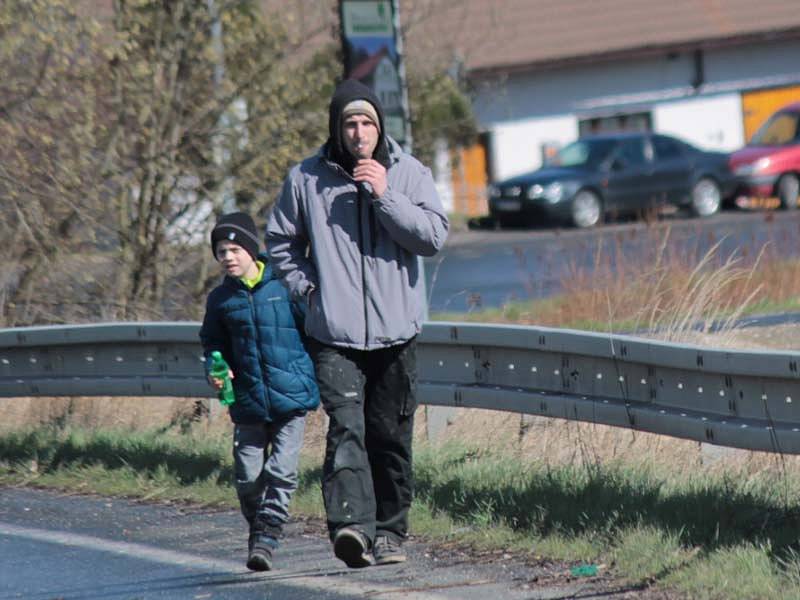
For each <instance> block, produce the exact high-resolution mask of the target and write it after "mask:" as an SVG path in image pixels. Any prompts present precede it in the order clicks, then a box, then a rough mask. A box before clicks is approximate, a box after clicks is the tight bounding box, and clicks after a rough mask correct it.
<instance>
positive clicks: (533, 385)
mask: <svg viewBox="0 0 800 600" xmlns="http://www.w3.org/2000/svg"><path fill="white" fill-rule="evenodd" d="M198 329H199V324H198V323H188V322H183V323H107V324H96V325H74V326H52V327H27V328H18V329H0V397H25V396H177V397H200V398H208V397H209V396H210V395H211V392H210V388H209V387H208V386H207V384H206V382H205V379H204V375H203V369H202V360H203V357H202V352H201V348H200V343H199V339H198V336H197V332H198ZM419 342H420V344H419V357H418V364H419V379H420V381H419V395H420V401H421V402H422V403H424V404H427V405H439V406H452V407H471V408H486V409H495V410H505V411H513V412H520V413H527V414H532V415H540V416H544V417H556V418H562V419H572V420H578V421H585V422H592V423H600V424H605V425H614V426H618V427H627V428H632V429H636V430H639V431H648V432H653V433H660V434H664V435H669V436H674V437H680V438H687V439H692V440H697V441H701V442H707V443H711V444H718V445H722V446H731V447H737V448H747V449H751V450H764V451H769V452H782V453H790V454H800V372H799V371H798V365H800V353H798V352H760V351H730V350H717V349H707V348H701V347H697V346H690V345H684V344H672V343H666V342H658V341H651V340H646V339H643V338H636V337H631V336H622V335H607V334H597V333H587V332H579V331H571V330H566V329H550V328H543V327H521V326H495V325H477V324H464V323H443V322H435V323H427V324H426V325H425V328H424V331H423V333H422V334H421V335H420V340H419Z"/></svg>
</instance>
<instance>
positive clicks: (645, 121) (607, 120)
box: [578, 112, 653, 136]
mask: <svg viewBox="0 0 800 600" xmlns="http://www.w3.org/2000/svg"><path fill="white" fill-rule="evenodd" d="M652 129H653V119H652V116H651V115H650V113H649V112H638V113H620V114H616V115H610V116H605V117H589V118H586V119H580V120H579V121H578V133H579V134H580V135H581V136H584V135H593V134H597V133H611V132H617V131H651V130H652Z"/></svg>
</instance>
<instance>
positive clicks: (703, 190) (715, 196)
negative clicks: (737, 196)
mask: <svg viewBox="0 0 800 600" xmlns="http://www.w3.org/2000/svg"><path fill="white" fill-rule="evenodd" d="M721 205H722V192H721V191H720V189H719V185H718V184H717V182H716V181H714V180H713V179H711V178H709V177H703V178H702V179H701V180H700V181H698V182H697V183H695V184H694V186H693V187H692V212H693V213H694V214H695V215H696V216H698V217H710V216H711V215H715V214H717V213H718V212H719V207H720V206H721Z"/></svg>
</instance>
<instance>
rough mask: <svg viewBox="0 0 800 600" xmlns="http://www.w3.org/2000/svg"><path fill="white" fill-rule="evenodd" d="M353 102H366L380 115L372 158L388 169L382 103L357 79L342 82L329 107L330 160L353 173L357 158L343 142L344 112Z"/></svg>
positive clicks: (337, 87) (387, 149)
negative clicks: (376, 142)
mask: <svg viewBox="0 0 800 600" xmlns="http://www.w3.org/2000/svg"><path fill="white" fill-rule="evenodd" d="M353 100H366V101H367V102H369V103H370V104H372V106H374V107H375V112H376V113H378V119H380V123H378V126H379V129H380V134H379V136H378V145H377V146H376V147H375V152H374V153H373V156H372V158H374V159H375V160H377V161H378V162H379V163H381V164H382V165H383V166H384V167H386V168H387V169H388V168H389V148H388V145H387V142H386V134H385V131H386V125H385V124H384V122H383V121H384V117H383V107H382V106H381V101H380V100H378V97H377V96H376V95H375V94H374V93H373V92H372V90H371V89H369V88H368V87H367V86H366V85H364V84H363V83H361V82H360V81H358V80H356V79H345V80H344V81H342V82H341V83H340V84H339V85H338V86H336V90H335V91H334V92H333V96H332V97H331V104H330V106H329V107H328V143H327V145H326V149H327V154H328V158H330V159H331V160H332V161H334V162H336V163H338V164H340V165H341V166H342V167H344V169H345V170H346V171H347V172H348V173H352V172H353V168H354V167H355V158H354V157H353V156H352V155H351V154H350V153H349V152H348V151H347V150H346V149H345V147H344V142H343V140H342V111H343V110H344V107H345V106H347V105H348V104H349V103H350V102H352V101H353Z"/></svg>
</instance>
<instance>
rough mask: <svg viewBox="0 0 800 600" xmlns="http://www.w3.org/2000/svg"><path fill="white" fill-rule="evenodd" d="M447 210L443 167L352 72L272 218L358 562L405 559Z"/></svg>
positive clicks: (338, 518)
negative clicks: (408, 147) (422, 383)
mask: <svg viewBox="0 0 800 600" xmlns="http://www.w3.org/2000/svg"><path fill="white" fill-rule="evenodd" d="M447 229H448V222H447V216H446V215H445V213H444V210H443V208H442V205H441V202H440V201H439V197H438V195H437V193H436V188H435V186H434V182H433V178H432V177H431V173H430V170H428V169H427V168H425V167H424V166H423V165H422V164H420V163H419V161H417V160H416V159H415V158H413V157H412V156H410V155H409V154H406V153H404V152H403V151H402V149H401V148H400V146H399V145H398V144H397V143H396V142H395V141H394V140H392V139H391V138H390V137H389V136H387V135H386V133H385V127H384V119H383V109H382V107H381V104H380V102H379V101H378V99H377V98H376V97H375V95H374V94H373V93H372V92H371V90H370V89H369V88H367V87H366V86H364V85H362V84H361V83H359V82H357V81H354V80H347V81H344V82H343V83H341V84H340V85H339V86H338V87H337V89H336V91H335V92H334V94H333V97H332V99H331V103H330V115H329V137H328V140H327V142H326V143H325V145H324V146H323V147H322V148H321V149H320V151H319V152H318V153H317V154H315V155H314V156H312V157H310V158H308V159H306V160H304V161H303V162H301V163H300V164H298V165H296V166H295V167H294V168H292V170H291V171H290V172H289V175H288V176H287V178H286V181H285V182H284V185H283V190H282V191H281V195H280V197H279V199H278V201H277V203H276V205H275V207H274V209H273V212H272V215H271V216H270V219H269V222H268V224H267V234H266V241H267V248H268V253H269V257H270V260H271V261H272V263H273V266H274V268H275V271H276V272H277V273H278V274H279V276H281V277H282V278H283V281H284V283H285V284H286V286H287V287H288V289H289V291H290V292H291V294H292V295H293V296H294V297H298V298H304V299H305V301H306V302H307V308H308V310H307V316H306V333H307V334H308V335H309V336H310V338H311V340H310V343H309V345H310V348H309V350H310V352H311V355H312V358H313V359H314V363H315V370H316V375H317V381H318V384H319V388H320V393H321V398H322V403H323V406H324V407H325V411H326V412H327V414H328V416H329V418H330V424H329V427H328V435H327V447H326V452H325V463H324V467H323V482H322V492H323V497H324V501H325V509H326V512H327V521H328V531H329V534H330V538H331V541H332V542H333V550H334V554H335V555H336V556H337V557H338V558H339V559H341V560H342V561H344V562H345V564H347V565H348V566H349V567H354V568H356V567H366V566H369V565H371V564H375V563H377V564H389V563H396V562H402V561H405V560H406V556H405V553H404V551H403V548H402V544H403V541H404V540H405V538H406V536H407V533H408V509H409V507H410V505H411V497H412V493H413V480H412V468H411V450H412V449H411V446H412V443H411V442H412V433H413V427H414V411H415V409H416V406H417V399H416V379H417V376H416V373H417V371H416V344H415V338H416V335H417V334H418V333H419V331H420V329H421V327H422V319H423V314H424V303H425V299H424V297H423V283H424V282H423V280H422V273H421V272H420V269H419V261H418V257H419V256H432V255H434V254H435V253H436V252H437V251H438V250H439V249H440V248H441V247H442V245H443V244H444V242H445V239H446V237H447Z"/></svg>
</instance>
